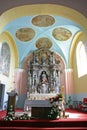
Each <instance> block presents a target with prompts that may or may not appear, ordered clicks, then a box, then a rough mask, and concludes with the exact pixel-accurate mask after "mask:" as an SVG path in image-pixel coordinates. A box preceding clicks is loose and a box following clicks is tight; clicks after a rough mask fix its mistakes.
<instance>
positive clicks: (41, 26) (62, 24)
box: [3, 14, 82, 65]
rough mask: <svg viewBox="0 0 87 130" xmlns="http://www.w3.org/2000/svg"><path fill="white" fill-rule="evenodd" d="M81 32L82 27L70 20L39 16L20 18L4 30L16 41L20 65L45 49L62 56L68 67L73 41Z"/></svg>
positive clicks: (53, 16)
mask: <svg viewBox="0 0 87 130" xmlns="http://www.w3.org/2000/svg"><path fill="white" fill-rule="evenodd" d="M81 30H82V29H81V27H80V26H79V25H78V24H77V23H75V22H74V21H72V20H70V19H67V18H64V17H60V16H56V15H39V14H38V15H32V16H23V17H19V18H17V19H15V20H13V21H11V22H10V23H8V24H7V25H6V26H5V27H4V28H3V31H8V32H9V33H10V34H11V36H12V37H13V39H14V40H15V43H16V45H17V48H18V52H19V60H20V61H19V62H20V63H21V62H22V61H23V60H24V58H25V57H26V55H28V54H29V53H31V52H32V51H34V50H36V49H37V48H42V47H45V48H49V49H50V50H52V51H55V52H57V53H58V54H59V55H61V56H62V58H63V59H64V60H65V62H66V65H68V60H69V51H70V46H71V44H72V40H73V38H74V37H75V35H76V34H77V33H78V32H79V31H81Z"/></svg>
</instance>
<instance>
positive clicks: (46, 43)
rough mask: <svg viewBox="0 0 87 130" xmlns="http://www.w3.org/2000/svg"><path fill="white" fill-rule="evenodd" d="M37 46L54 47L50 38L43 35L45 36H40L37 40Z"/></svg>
mask: <svg viewBox="0 0 87 130" xmlns="http://www.w3.org/2000/svg"><path fill="white" fill-rule="evenodd" d="M36 47H37V48H38V49H40V48H47V49H49V48H51V47H52V42H51V40H50V39H48V38H46V37H43V38H40V39H38V40H37V41H36Z"/></svg>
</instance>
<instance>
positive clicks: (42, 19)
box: [32, 15, 55, 27]
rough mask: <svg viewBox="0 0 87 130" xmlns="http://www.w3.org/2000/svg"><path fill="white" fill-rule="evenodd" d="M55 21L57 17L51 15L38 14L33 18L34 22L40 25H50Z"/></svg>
mask: <svg viewBox="0 0 87 130" xmlns="http://www.w3.org/2000/svg"><path fill="white" fill-rule="evenodd" d="M54 23H55V19H54V18H53V17H52V16H50V15H38V16H36V17H34V18H33V19H32V24H33V25H35V26H38V27H48V26H51V25H53V24H54Z"/></svg>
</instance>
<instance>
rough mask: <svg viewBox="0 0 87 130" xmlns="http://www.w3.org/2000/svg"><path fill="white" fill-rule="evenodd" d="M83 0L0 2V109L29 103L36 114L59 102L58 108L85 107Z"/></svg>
mask: <svg viewBox="0 0 87 130" xmlns="http://www.w3.org/2000/svg"><path fill="white" fill-rule="evenodd" d="M83 1H84V2H83ZM4 3H6V4H4ZM86 4H87V1H85V0H75V1H74V2H73V0H66V2H65V0H62V1H58V0H50V1H48V0H44V1H43V0H36V1H35V0H32V1H29V0H25V1H24V0H21V1H20V0H18V1H14V0H6V1H5V0H3V1H2V2H0V111H4V110H7V113H8V112H9V110H10V107H11V106H12V105H13V107H14V108H15V109H22V110H23V111H30V110H31V109H30V108H31V107H32V117H33V116H36V117H37V115H38V113H39V112H43V111H44V114H46V113H47V112H48V108H49V107H50V105H51V104H49V103H52V102H54V103H56V104H57V105H58V106H59V102H61V104H62V105H63V106H62V109H63V110H64V111H62V112H65V110H66V109H75V110H80V111H82V112H87V8H86ZM61 97H62V100H61ZM59 100H60V101H59ZM46 106H47V108H46ZM40 107H41V108H40ZM42 107H43V108H44V109H42ZM37 108H38V109H37ZM63 114H65V113H63ZM64 116H66V115H64Z"/></svg>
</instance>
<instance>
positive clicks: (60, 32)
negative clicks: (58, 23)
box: [52, 27, 72, 41]
mask: <svg viewBox="0 0 87 130" xmlns="http://www.w3.org/2000/svg"><path fill="white" fill-rule="evenodd" d="M52 35H53V37H54V38H55V39H56V40H59V41H65V40H68V39H69V38H70V37H71V36H72V33H71V31H69V30H68V29H66V28H62V27H60V28H55V29H54V30H53V32H52Z"/></svg>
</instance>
